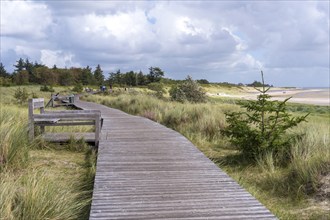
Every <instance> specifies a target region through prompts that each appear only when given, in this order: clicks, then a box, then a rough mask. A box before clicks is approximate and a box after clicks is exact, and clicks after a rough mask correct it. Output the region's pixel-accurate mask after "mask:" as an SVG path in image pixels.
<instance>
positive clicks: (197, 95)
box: [170, 76, 206, 103]
mask: <svg viewBox="0 0 330 220" xmlns="http://www.w3.org/2000/svg"><path fill="white" fill-rule="evenodd" d="M170 96H171V99H172V100H174V101H178V102H185V101H189V102H194V103H199V102H206V95H205V92H204V91H203V89H202V87H201V86H200V85H199V84H198V83H197V82H196V81H194V80H193V79H192V78H191V77H190V76H188V77H187V78H186V80H185V81H184V82H183V83H181V84H179V85H177V86H174V87H172V88H171V90H170Z"/></svg>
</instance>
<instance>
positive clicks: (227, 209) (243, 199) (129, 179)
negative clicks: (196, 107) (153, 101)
mask: <svg viewBox="0 0 330 220" xmlns="http://www.w3.org/2000/svg"><path fill="white" fill-rule="evenodd" d="M75 104H76V105H77V106H78V107H80V108H81V109H98V110H100V111H101V114H102V117H103V118H104V122H103V123H104V124H103V127H102V131H101V133H102V135H101V139H100V140H99V149H98V159H97V169H96V176H95V183H94V190H93V201H92V207H91V212H90V219H97V220H99V219H276V218H275V216H274V215H273V214H271V213H270V211H269V210H268V209H266V208H265V207H264V206H263V205H262V204H260V202H259V201H257V200H256V199H255V198H254V197H253V196H251V194H249V193H248V192H247V191H245V190H244V189H243V188H242V187H241V186H240V185H239V184H238V183H236V182H235V181H234V180H233V179H232V178H230V177H229V176H228V175H227V174H226V173H224V172H223V171H222V170H221V169H219V168H218V167H217V166H216V165H215V164H214V163H213V162H212V161H210V160H209V159H208V158H206V157H205V156H204V154H203V153H202V152H200V151H199V150H198V149H197V148H196V147H195V146H194V145H193V144H192V143H191V142H190V141H188V140H187V139H186V138H185V137H183V136H182V135H180V134H179V133H177V132H175V131H173V130H171V129H169V128H166V127H164V126H162V125H159V124H157V123H155V122H153V121H150V120H148V119H145V118H141V117H137V116H130V115H128V114H126V113H123V112H121V111H119V110H116V109H111V108H107V107H105V106H102V105H99V104H94V103H88V102H81V101H77V102H76V103H75Z"/></svg>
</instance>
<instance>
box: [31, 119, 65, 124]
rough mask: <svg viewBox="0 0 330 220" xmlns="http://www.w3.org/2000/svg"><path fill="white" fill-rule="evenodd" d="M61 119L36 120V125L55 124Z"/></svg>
mask: <svg viewBox="0 0 330 220" xmlns="http://www.w3.org/2000/svg"><path fill="white" fill-rule="evenodd" d="M59 120H60V119H59V118H50V119H40V118H36V119H34V122H35V124H49V123H51V124H54V123H57V122H58V121H59Z"/></svg>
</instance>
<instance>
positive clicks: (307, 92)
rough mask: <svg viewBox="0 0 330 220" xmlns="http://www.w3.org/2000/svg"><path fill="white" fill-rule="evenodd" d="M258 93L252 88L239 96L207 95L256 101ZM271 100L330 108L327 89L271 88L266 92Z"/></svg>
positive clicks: (245, 89) (329, 94) (329, 95)
mask: <svg viewBox="0 0 330 220" xmlns="http://www.w3.org/2000/svg"><path fill="white" fill-rule="evenodd" d="M258 94H259V92H258V91H256V90H255V89H254V88H244V92H242V93H241V94H226V93H217V94H209V95H210V96H219V97H232V98H241V99H256V98H257V96H258ZM268 94H269V95H271V96H272V99H273V100H279V101H283V100H285V99H286V98H289V97H292V98H291V99H290V100H289V102H293V103H302V104H312V105H322V106H330V90H329V88H322V89H300V88H292V89H286V88H271V89H270V90H269V92H268Z"/></svg>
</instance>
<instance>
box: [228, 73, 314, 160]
mask: <svg viewBox="0 0 330 220" xmlns="http://www.w3.org/2000/svg"><path fill="white" fill-rule="evenodd" d="M261 76H262V82H263V87H262V89H257V90H258V91H259V92H260V93H261V94H260V95H259V96H258V98H257V101H252V100H251V101H245V102H240V103H239V104H240V106H242V107H243V108H245V109H246V112H232V113H227V114H226V120H227V122H228V124H229V125H228V126H227V127H226V128H225V129H223V130H222V133H223V134H224V135H226V136H228V137H230V141H231V143H232V144H234V145H235V146H237V147H238V149H239V150H240V151H241V152H242V153H243V154H244V155H245V156H247V157H249V158H253V159H257V158H258V157H260V156H262V155H264V154H266V153H269V152H273V153H275V154H279V153H281V154H282V155H287V153H288V152H289V150H290V149H289V147H290V145H291V144H292V140H293V139H294V135H293V134H290V135H289V134H288V133H287V132H286V131H287V130H288V129H290V128H292V127H295V126H297V125H298V124H299V123H300V122H302V121H305V119H306V117H307V116H308V114H307V115H305V116H301V117H292V116H291V115H290V114H289V113H287V110H286V102H287V101H288V100H289V99H290V98H288V99H286V100H284V101H282V102H279V101H270V100H269V99H270V98H271V96H270V95H268V94H267V92H268V90H269V89H270V87H268V88H267V89H266V88H265V84H264V79H263V73H262V72H261ZM283 153H284V154H283Z"/></svg>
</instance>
